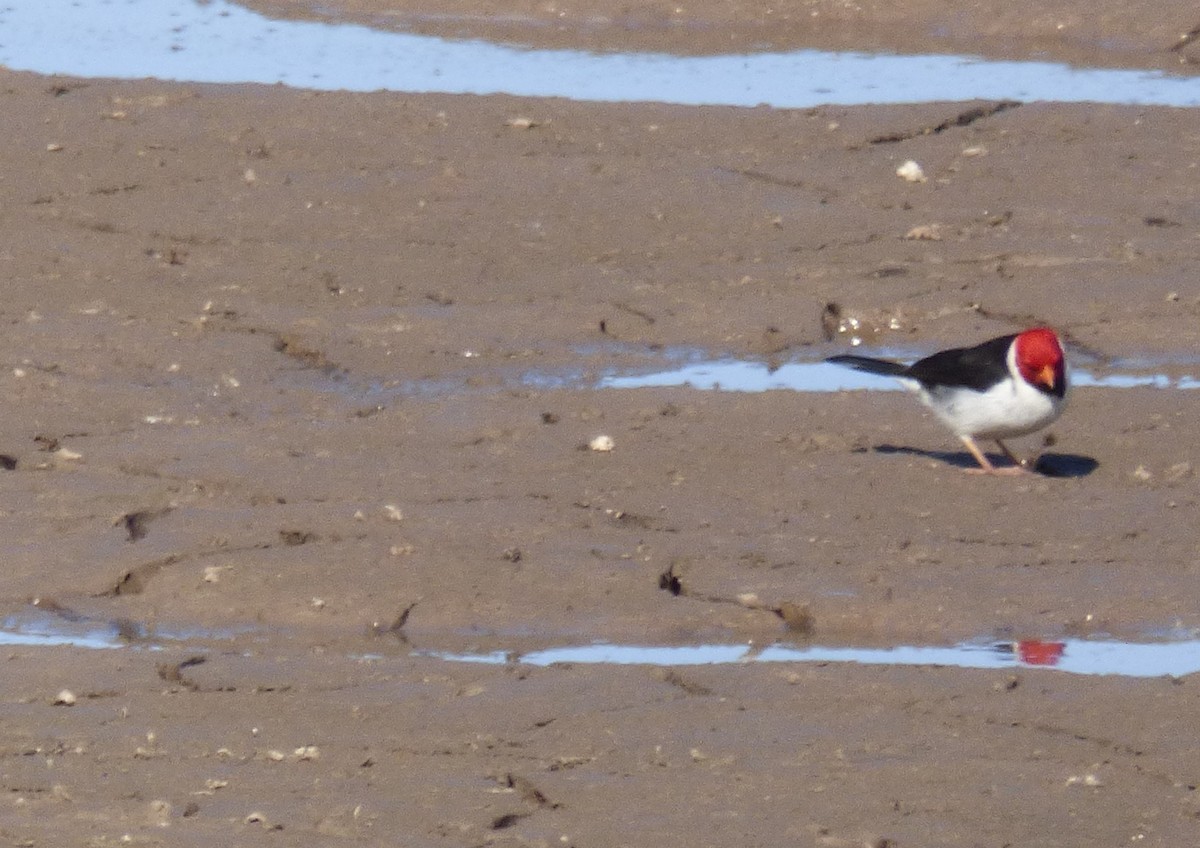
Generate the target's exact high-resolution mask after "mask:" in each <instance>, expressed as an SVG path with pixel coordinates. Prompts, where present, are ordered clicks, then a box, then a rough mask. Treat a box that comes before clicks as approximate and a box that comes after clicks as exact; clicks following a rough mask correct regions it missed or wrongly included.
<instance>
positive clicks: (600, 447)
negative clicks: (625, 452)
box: [588, 436, 616, 453]
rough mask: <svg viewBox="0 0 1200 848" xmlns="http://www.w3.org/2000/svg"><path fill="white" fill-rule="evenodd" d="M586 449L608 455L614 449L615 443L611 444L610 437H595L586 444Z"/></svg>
mask: <svg viewBox="0 0 1200 848" xmlns="http://www.w3.org/2000/svg"><path fill="white" fill-rule="evenodd" d="M588 447H589V448H591V449H592V450H594V451H597V452H599V453H608V452H609V451H611V450H612V449H613V448H615V447H616V443H615V442H613V440H612V436H597V437H596V438H594V439H592V440H591V441H590V442H588Z"/></svg>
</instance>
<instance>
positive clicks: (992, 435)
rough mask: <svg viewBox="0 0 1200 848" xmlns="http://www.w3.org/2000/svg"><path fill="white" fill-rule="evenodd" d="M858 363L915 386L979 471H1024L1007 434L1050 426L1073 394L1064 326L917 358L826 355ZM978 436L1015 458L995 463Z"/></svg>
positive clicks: (852, 364) (831, 359)
mask: <svg viewBox="0 0 1200 848" xmlns="http://www.w3.org/2000/svg"><path fill="white" fill-rule="evenodd" d="M825 361H826V362H831V363H834V364H837V365H846V366H849V367H850V368H853V369H855V370H856V371H865V372H867V373H869V374H881V375H883V376H887V377H896V378H898V379H899V380H900V382H901V383H903V384H904V385H905V387H906V388H908V389H911V390H912V391H915V392H917V393H918V395H919V396H920V398H921V400H922V402H924V403H925V405H926V406H928V407H929V408H930V409H931V410H933V413H934V415H936V416H937V417H938V419H939V420H940V421H941V422H942V423H943V424H945V425H946V426H947V427H949V428H950V430H951V431H953V433H954V434H955V435H956V436H958V438H959V439H961V440H962V443H963V444H964V445H965V446H966V448H967V450H968V451H970V453H971V456H973V457H974V458H975V461H976V462H978V463H979V468H971V469H968V470H969V471H970V472H972V473H976V474H1019V473H1021V472H1023V471H1025V470H1026V468H1027V463H1026V462H1024V461H1022V460H1020V459H1018V458H1017V456H1016V455H1015V454H1013V452H1012V451H1010V450H1009V449H1008V446H1007V445H1005V444H1004V441H1003V440H1004V439H1010V438H1015V437H1017V436H1025V435H1028V434H1029V433H1033V432H1036V431H1038V430H1041V429H1043V428H1044V427H1048V426H1050V424H1052V423H1054V421H1056V420H1058V417H1059V415H1061V414H1062V411H1063V408H1064V407H1065V405H1066V400H1067V365H1066V356H1065V355H1064V354H1063V348H1062V344H1061V343H1060V342H1059V339H1058V334H1057V333H1055V332H1054V330H1052V329H1050V328H1049V327H1034V328H1033V329H1029V330H1025V331H1024V332H1021V333H1012V334H1010V335H1007V336H999V337H997V338H994V339H989V340H987V341H985V342H982V343H981V344H977V345H975V346H974V347H956V348H950V349H949V350H943V351H939V352H938V353H935V354H933V355H931V356H927V357H925V358H924V359H918V360H917V361H916V362H914V363H912V364H911V365H905V364H904V363H902V362H895V361H893V360H888V359H875V358H873V357H869V356H854V355H850V354H844V355H841V356H831V357H829V358H828V359H826V360H825ZM976 439H990V440H992V441H994V442H995V443H996V444H997V445H999V446H1000V450H1001V451H1003V452H1004V455H1005V456H1006V457H1008V458H1009V459H1010V460H1011V461H1012V462H1013V463H1014V464H1013V465H1012V466H1011V467H1010V466H1004V467H1000V468H997V467H996V466H995V465H993V464H992V463H991V461H989V460H988V458H987V457H986V456H985V455H984V453H983V451H981V450H980V449H979V445H978V444H977V443H976V441H975V440H976Z"/></svg>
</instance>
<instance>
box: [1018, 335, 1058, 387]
mask: <svg viewBox="0 0 1200 848" xmlns="http://www.w3.org/2000/svg"><path fill="white" fill-rule="evenodd" d="M1016 347H1017V349H1016V364H1017V370H1018V371H1020V372H1021V376H1022V377H1024V378H1025V381H1026V382H1028V383H1029V384H1031V385H1034V386H1037V387H1038V388H1041V389H1044V390H1045V391H1048V392H1051V393H1053V394H1056V395H1058V396H1059V397H1062V395H1063V393H1064V392H1065V391H1066V388H1067V365H1066V358H1065V357H1064V356H1063V349H1062V345H1061V344H1059V342H1058V336H1057V335H1056V334H1055V332H1054V331H1053V330H1051V329H1050V328H1048V327H1036V328H1034V329H1032V330H1026V331H1025V332H1023V333H1021V334H1020V335H1019V336H1017V340H1016Z"/></svg>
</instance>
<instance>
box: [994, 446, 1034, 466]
mask: <svg viewBox="0 0 1200 848" xmlns="http://www.w3.org/2000/svg"><path fill="white" fill-rule="evenodd" d="M996 444H998V445H999V446H1000V450H1002V451H1004V455H1005V456H1007V457H1008V458H1009V459H1011V460H1012V461H1013V464H1015V465H1019V466H1021V467H1022V468H1028V467H1029V465H1030V461H1029V460H1028V459H1021V458H1020V457H1019V456H1017V455H1016V454H1015V453H1013V452H1012V451H1010V450H1009V449H1008V445H1006V444H1004V442H1002V441H1000V440H999V439H996Z"/></svg>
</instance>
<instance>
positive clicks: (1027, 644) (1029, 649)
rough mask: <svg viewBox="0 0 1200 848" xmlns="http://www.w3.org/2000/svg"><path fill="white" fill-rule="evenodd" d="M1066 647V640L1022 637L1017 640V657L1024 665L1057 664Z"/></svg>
mask: <svg viewBox="0 0 1200 848" xmlns="http://www.w3.org/2000/svg"><path fill="white" fill-rule="evenodd" d="M1066 647H1067V643H1066V642H1046V641H1043V640H1041V639H1023V640H1021V641H1020V642H1017V659H1019V660H1020V661H1021V662H1023V663H1025V664H1026V665H1058V661H1059V660H1060V659H1062V655H1063V651H1064V650H1065V649H1066Z"/></svg>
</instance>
